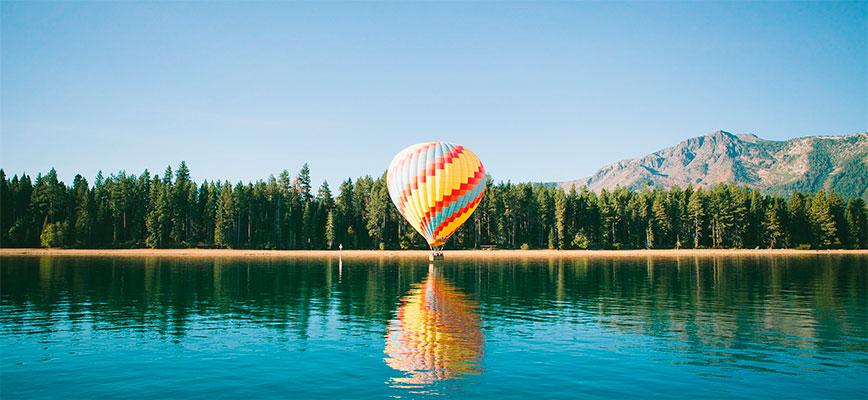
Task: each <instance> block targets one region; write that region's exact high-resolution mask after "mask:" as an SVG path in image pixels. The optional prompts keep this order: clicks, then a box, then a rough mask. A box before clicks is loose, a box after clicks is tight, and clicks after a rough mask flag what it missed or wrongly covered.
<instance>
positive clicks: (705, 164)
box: [558, 131, 868, 199]
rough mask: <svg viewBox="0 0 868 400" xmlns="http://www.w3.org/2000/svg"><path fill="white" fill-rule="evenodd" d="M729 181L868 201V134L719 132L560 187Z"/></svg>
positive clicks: (772, 189) (680, 184)
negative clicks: (775, 136) (780, 136)
mask: <svg viewBox="0 0 868 400" xmlns="http://www.w3.org/2000/svg"><path fill="white" fill-rule="evenodd" d="M724 182H734V183H737V184H740V185H746V186H750V187H755V188H759V189H765V190H768V191H771V192H778V193H787V192H791V191H795V190H798V191H816V190H819V189H835V190H836V191H838V192H840V193H841V194H844V195H847V196H859V197H862V198H866V199H868V133H860V134H855V135H846V136H807V137H801V138H796V139H790V140H786V141H774V140H764V139H761V138H759V137H757V136H756V135H734V134H732V133H729V132H724V131H717V132H713V133H710V134H707V135H705V136H699V137H694V138H691V139H687V140H685V141H683V142H681V143H679V144H677V145H675V146H673V147H669V148H666V149H663V150H660V151H657V152H654V153H651V154H649V155H646V156H644V157H641V158H635V159H630V160H622V161H618V162H616V163H614V164H611V165H608V166H605V167H603V168H601V169H600V170H599V171H597V172H596V173H595V174H594V175H592V176H590V177H588V178H584V179H579V180H574V181H567V182H559V183H558V185H559V186H561V187H567V188H569V187H580V186H587V187H588V188H589V189H591V190H601V189H608V190H612V189H614V188H616V187H618V186H622V187H626V188H628V189H641V188H642V187H644V186H646V185H648V186H651V187H658V186H659V187H670V186H673V185H679V186H682V187H684V186H687V185H689V184H692V185H693V186H700V187H705V186H710V185H714V184H717V183H724Z"/></svg>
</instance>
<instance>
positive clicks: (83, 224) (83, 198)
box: [72, 175, 93, 247]
mask: <svg viewBox="0 0 868 400" xmlns="http://www.w3.org/2000/svg"><path fill="white" fill-rule="evenodd" d="M72 193H73V199H74V210H75V211H74V214H75V218H74V228H73V236H74V240H75V244H76V245H77V246H79V247H88V246H90V245H91V234H92V232H93V218H92V215H91V200H90V190H88V187H87V179H84V178H83V177H82V176H81V175H76V176H75V179H74V180H73V184H72Z"/></svg>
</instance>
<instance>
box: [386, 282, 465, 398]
mask: <svg viewBox="0 0 868 400" xmlns="http://www.w3.org/2000/svg"><path fill="white" fill-rule="evenodd" d="M476 307H477V305H476V304H475V302H473V300H471V299H469V298H467V296H465V295H464V294H463V293H461V292H460V291H458V289H456V288H455V287H454V286H452V285H451V284H449V283H448V282H446V281H445V280H443V278H442V277H441V276H440V274H439V271H438V270H437V269H436V268H434V267H433V266H429V267H428V276H427V277H426V278H425V280H424V281H423V282H422V283H421V284H420V285H419V287H417V288H414V289H413V290H412V291H410V293H409V294H408V295H407V296H405V297H404V298H402V299H401V306H400V307H399V308H398V317H397V319H395V320H392V321H391V322H390V323H389V333H388V335H387V336H386V350H385V353H386V355H387V357H386V359H385V360H386V363H387V364H388V365H389V366H390V367H392V368H393V369H395V370H397V371H401V372H404V373H405V375H404V376H403V377H400V378H392V382H394V383H399V384H410V385H427V384H432V383H434V382H436V381H442V380H446V379H452V378H456V377H460V376H462V375H467V374H476V373H478V372H479V365H478V364H479V360H480V358H481V357H482V330H481V329H480V324H479V316H478V315H477V313H476Z"/></svg>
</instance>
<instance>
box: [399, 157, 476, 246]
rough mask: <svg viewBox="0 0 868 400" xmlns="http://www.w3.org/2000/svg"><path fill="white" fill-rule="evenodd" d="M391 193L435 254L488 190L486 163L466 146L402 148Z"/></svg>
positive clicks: (471, 212)
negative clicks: (484, 165) (483, 163)
mask: <svg viewBox="0 0 868 400" xmlns="http://www.w3.org/2000/svg"><path fill="white" fill-rule="evenodd" d="M386 181H387V184H388V186H389V196H390V197H391V198H392V202H393V203H395V207H398V212H400V213H401V215H403V216H404V218H405V219H406V220H407V222H409V223H410V225H412V226H413V228H415V229H416V231H417V232H419V233H420V234H421V235H422V236H423V237H424V238H425V240H427V241H428V246H430V247H431V250H432V255H439V254H440V250H442V248H443V245H444V244H445V243H446V239H449V237H450V236H452V234H453V233H455V231H457V230H458V228H459V227H461V224H463V223H464V221H466V220H467V218H469V217H470V215H471V214H473V211H474V210H476V207H477V206H478V205H479V203H480V201H482V196H483V194H484V193H485V168H484V167H483V166H482V161H480V160H479V157H477V156H476V154H473V152H472V151H470V150H469V149H467V148H466V147H464V146H461V145H457V144H452V143H444V142H426V143H419V144H414V145H412V146H410V147H407V148H406V149H404V150H401V152H400V153H398V155H396V156H395V158H394V159H393V160H392V164H390V165H389V170H388V172H387V173H386Z"/></svg>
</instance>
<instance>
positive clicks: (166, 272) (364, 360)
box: [0, 254, 868, 399]
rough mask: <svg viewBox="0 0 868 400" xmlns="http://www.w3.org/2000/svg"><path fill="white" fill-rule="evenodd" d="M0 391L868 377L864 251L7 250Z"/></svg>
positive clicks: (498, 390)
mask: <svg viewBox="0 0 868 400" xmlns="http://www.w3.org/2000/svg"><path fill="white" fill-rule="evenodd" d="M0 396H2V398H3V399H15V398H59V397H67V398H106V397H125V398H166V397H172V398H178V397H184V398H213V397H231V398H238V397H250V398H254V397H255V398H271V397H281V398H305V399H307V398H335V397H338V398H388V397H394V398H427V397H452V398H470V397H473V398H498V399H500V398H517V399H526V398H536V397H546V398H612V397H619V398H622V397H630V398H636V397H642V398H648V397H654V398H696V397H701V398H727V399H733V398H758V397H766V398H842V399H856V398H865V397H866V396H868V257H864V256H810V257H743V258H693V257H684V258H677V259H675V258H624V259H604V258H600V259H552V260H521V259H502V260H478V261H467V260H463V261H458V260H450V259H449V258H448V254H447V259H446V260H445V261H444V262H442V263H438V264H437V265H436V266H429V264H428V262H427V260H410V259H403V260H397V259H389V258H383V259H371V260H358V259H352V260H351V259H345V260H343V261H342V262H341V261H339V260H338V259H337V258H333V259H310V260H278V259H262V258H251V259H244V258H239V259H160V258H57V257H42V258H39V257H29V258H27V257H22V258H10V257H4V258H0Z"/></svg>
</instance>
